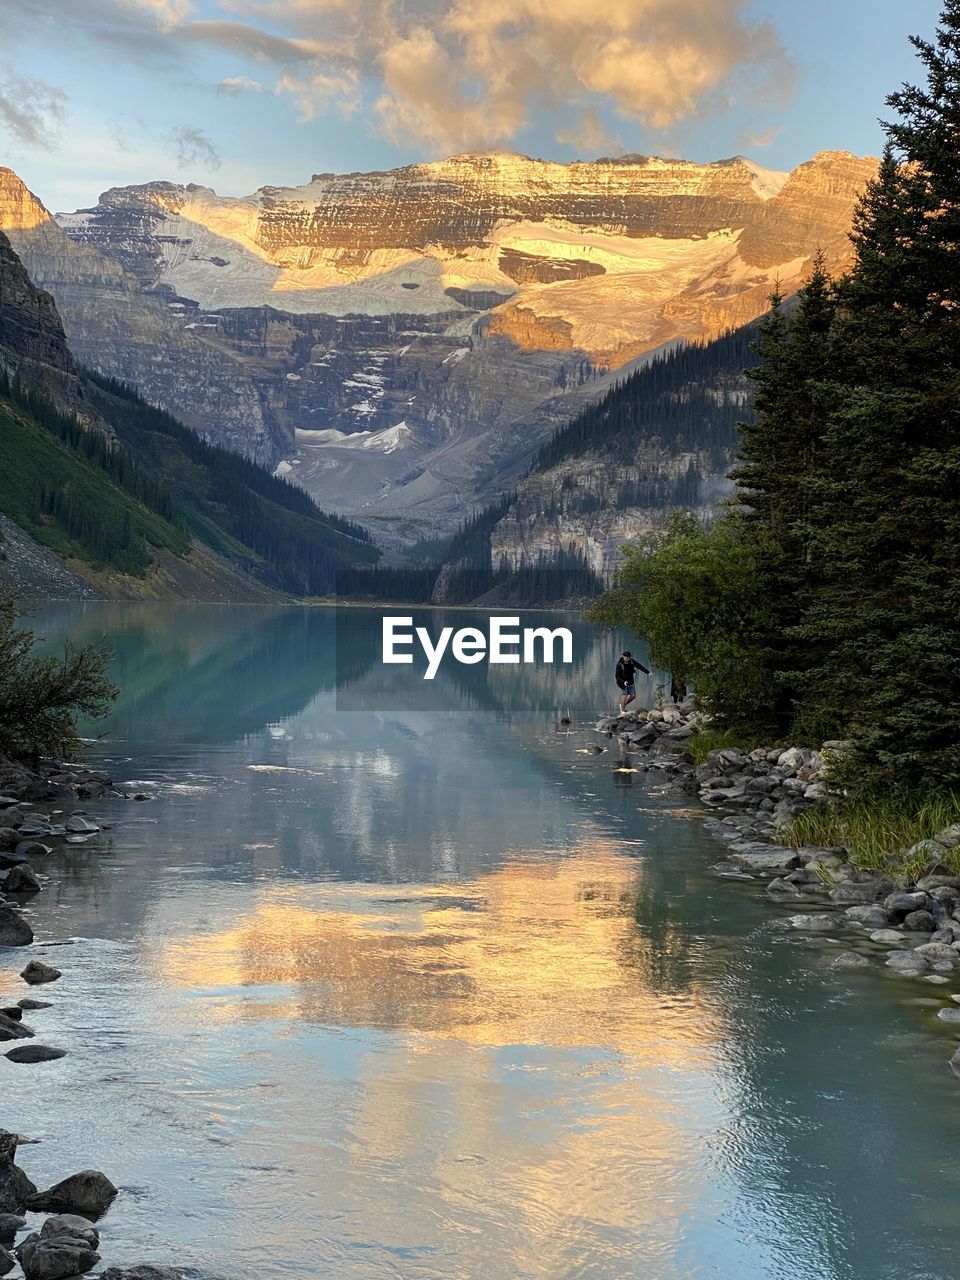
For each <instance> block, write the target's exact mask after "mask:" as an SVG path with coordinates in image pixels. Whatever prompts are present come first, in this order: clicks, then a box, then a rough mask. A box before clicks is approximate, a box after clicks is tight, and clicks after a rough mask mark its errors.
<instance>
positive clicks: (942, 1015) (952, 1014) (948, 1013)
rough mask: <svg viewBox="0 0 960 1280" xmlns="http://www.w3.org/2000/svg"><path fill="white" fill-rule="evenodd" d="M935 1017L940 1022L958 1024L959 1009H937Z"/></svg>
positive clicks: (959, 1017) (959, 1018) (959, 1019)
mask: <svg viewBox="0 0 960 1280" xmlns="http://www.w3.org/2000/svg"><path fill="white" fill-rule="evenodd" d="M937 1017H938V1018H939V1019H940V1021H941V1022H960V1009H938V1010H937Z"/></svg>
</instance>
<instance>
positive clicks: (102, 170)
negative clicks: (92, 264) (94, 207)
mask: <svg viewBox="0 0 960 1280" xmlns="http://www.w3.org/2000/svg"><path fill="white" fill-rule="evenodd" d="M939 8H940V4H939V0H910V3H909V4H906V5H905V4H903V3H902V0H899V2H898V0H839V2H838V0H832V2H830V0H804V2H803V3H797V2H796V0H790V2H789V3H788V2H787V0H758V2H757V3H754V4H743V3H739V2H738V0H612V3H611V4H609V5H608V6H607V7H606V9H604V7H603V6H602V5H598V4H597V3H596V0H482V3H481V2H480V0H2V3H0V144H2V145H0V162H2V163H5V164H8V165H9V166H10V167H11V168H14V169H16V170H17V172H19V173H20V174H21V176H22V177H23V178H24V179H25V180H26V181H27V183H28V184H29V185H30V186H31V187H32V189H33V190H34V191H36V193H37V194H38V195H39V196H40V197H41V198H42V199H43V200H44V202H45V203H46V204H47V205H48V206H49V207H51V208H52V209H55V210H60V209H64V210H66V209H74V208H78V207H85V206H88V205H90V204H93V203H95V202H96V199H97V196H98V194H99V192H100V191H102V190H103V189H105V188H106V187H109V186H114V185H123V184H127V183H131V182H144V181H149V180H152V179H158V178H165V179H169V180H173V181H180V182H187V181H193V182H199V183H202V184H204V185H208V186H213V187H216V188H217V189H218V190H220V191H223V192H229V193H231V194H243V193H246V192H249V191H252V190H254V189H255V188H257V187H259V186H262V185H268V184H269V185H284V184H296V183H300V182H303V181H306V180H307V179H308V178H309V176H310V174H311V173H317V172H325V171H350V170H355V169H376V168H389V167H393V166H396V165H400V164H406V163H409V162H410V161H414V160H424V159H434V158H438V157H441V156H443V155H448V154H453V153H455V152H457V151H463V150H481V149H488V148H496V149H500V150H517V151H522V152H524V153H526V154H529V155H536V156H542V157H547V158H551V159H557V160H572V159H574V158H577V157H581V158H593V157H595V156H597V155H602V154H616V153H617V152H618V151H628V152H643V153H652V154H667V155H678V156H684V157H686V158H689V159H693V160H700V161H705V160H711V159H719V158H722V157H726V156H730V155H735V154H738V153H743V154H746V155H750V156H752V157H753V158H754V159H756V160H757V161H759V162H760V163H761V164H764V165H767V166H768V167H770V168H774V169H790V168H793V167H794V166H795V165H797V164H799V163H801V162H802V161H803V160H806V159H809V157H810V156H812V155H813V154H815V153H816V152H817V151H819V150H834V149H837V150H839V149H844V150H849V151H853V152H856V153H859V154H867V153H876V152H878V151H879V148H880V146H881V143H882V134H881V131H880V128H879V126H878V124H877V117H878V116H881V115H883V114H885V108H884V106H883V100H884V97H885V95H886V94H887V93H888V92H890V91H891V90H892V89H893V88H895V87H897V86H898V85H899V84H900V82H901V81H903V80H904V79H908V80H910V79H917V78H919V77H920V69H919V66H918V63H917V60H916V56H915V54H914V52H913V50H912V48H911V47H910V45H909V43H908V40H907V37H908V35H910V34H911V33H914V32H916V33H919V34H922V35H926V36H929V35H931V34H932V33H933V30H934V27H935V24H936V19H937V15H938V12H939Z"/></svg>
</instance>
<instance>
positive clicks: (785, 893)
mask: <svg viewBox="0 0 960 1280" xmlns="http://www.w3.org/2000/svg"><path fill="white" fill-rule="evenodd" d="M802 892H803V891H802V890H801V889H800V887H799V885H796V884H792V883H791V882H790V881H789V880H784V879H783V877H782V876H777V878H776V880H771V881H770V883H769V884H768V885H767V893H769V894H770V895H771V897H774V898H776V897H793V898H799V897H800V896H801V894H802Z"/></svg>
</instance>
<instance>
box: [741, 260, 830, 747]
mask: <svg viewBox="0 0 960 1280" xmlns="http://www.w3.org/2000/svg"><path fill="white" fill-rule="evenodd" d="M772 303H773V306H772V309H771V311H770V313H769V314H768V315H767V316H766V317H765V319H764V321H763V323H762V325H761V328H760V337H759V342H758V344H757V351H758V354H759V355H760V357H761V363H760V365H759V367H758V368H757V369H756V370H754V371H752V372H751V374H750V377H751V378H752V380H753V381H754V383H755V384H756V387H757V391H756V396H755V404H754V407H755V411H756V418H755V421H753V422H752V423H744V424H742V425H741V443H740V449H739V454H738V457H739V465H738V466H737V467H736V468H735V469H734V471H733V472H732V476H733V478H734V479H735V480H736V481H737V482H738V484H739V486H740V488H739V491H738V496H737V500H736V505H735V519H736V520H737V522H738V524H739V526H740V529H741V534H742V536H743V537H744V538H745V539H746V540H747V541H748V542H749V544H750V548H751V555H752V557H753V559H754V561H755V563H756V565H757V570H758V586H759V587H760V589H761V591H762V595H763V598H764V599H763V608H762V610H761V612H760V615H759V616H760V619H761V623H760V627H759V630H758V633H757V635H756V639H755V643H756V645H757V648H758V651H759V658H760V661H761V663H762V665H763V667H764V668H765V669H766V672H767V677H766V679H767V686H768V689H769V695H770V708H771V718H772V721H773V726H774V727H775V728H776V729H777V730H780V731H786V730H788V729H789V728H790V726H791V724H792V721H793V718H794V714H795V704H796V700H797V696H798V686H799V685H800V684H801V683H802V681H803V679H804V674H805V668H806V667H807V666H808V665H809V648H808V645H807V644H806V642H805V641H803V640H801V638H800V637H799V635H798V632H797V628H798V626H799V624H800V622H801V618H802V614H803V610H804V607H805V605H806V603H807V601H808V600H809V597H810V592H811V586H812V578H813V575H814V573H815V569H814V566H813V563H812V542H813V538H814V529H813V527H812V524H811V513H810V509H809V499H810V487H811V486H810V477H811V473H812V472H813V471H814V469H815V468H817V467H818V466H819V465H821V464H822V458H821V455H822V438H823V432H824V421H825V405H824V387H825V385H826V380H827V378H828V373H829V369H830V348H831V332H832V326H833V322H834V317H835V309H836V304H835V297H834V291H833V287H832V285H831V282H830V280H829V278H828V276H827V274H826V272H825V270H824V265H823V259H822V257H821V256H820V255H818V256H817V259H816V261H815V263H814V268H813V273H812V275H811V277H810V280H809V282H808V283H807V285H806V286H805V287H804V288H803V289H802V290H801V291H800V293H799V296H798V299H797V304H796V306H795V308H794V309H793V311H792V312H791V313H790V314H789V315H787V314H786V312H785V310H784V308H783V305H782V300H781V299H780V297H779V296H774V298H773V299H772Z"/></svg>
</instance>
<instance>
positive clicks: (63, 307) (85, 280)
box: [0, 168, 287, 462]
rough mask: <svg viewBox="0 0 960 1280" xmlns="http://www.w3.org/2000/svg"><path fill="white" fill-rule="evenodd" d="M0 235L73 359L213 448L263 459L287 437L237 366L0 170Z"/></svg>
mask: <svg viewBox="0 0 960 1280" xmlns="http://www.w3.org/2000/svg"><path fill="white" fill-rule="evenodd" d="M0 230H3V231H4V232H5V233H6V235H7V236H8V238H9V240H10V243H11V244H12V245H13V248H14V249H15V250H16V252H17V254H18V255H19V257H20V258H21V260H22V261H23V264H24V266H25V267H26V269H27V271H28V273H29V275H30V278H31V279H32V280H33V281H34V282H35V283H36V284H37V285H38V286H39V287H40V288H41V289H44V290H47V291H48V292H49V293H50V294H52V296H53V298H54V299H55V301H56V305H57V309H58V310H59V312H60V315H61V317H62V319H63V324H64V328H65V329H66V334H67V339H68V341H69V343H70V347H71V349H72V351H73V352H74V354H75V356H76V357H77V359H78V360H80V361H81V362H82V363H83V364H86V365H88V366H90V367H91V368H93V369H97V370H99V371H100V372H101V373H105V374H108V375H110V376H112V377H116V378H120V379H122V380H123V381H125V382H128V383H130V384H131V385H132V386H134V387H136V388H137V389H138V390H139V391H140V392H141V394H142V395H144V396H145V397H146V399H148V400H150V401H151V402H153V403H155V404H159V405H161V406H162V407H163V408H165V409H168V410H169V411H170V412H172V413H174V414H176V416H177V417H179V418H180V419H182V421H184V422H185V423H186V424H187V425H188V426H191V427H194V428H195V429H196V430H198V431H201V432H203V433H204V434H205V435H207V436H208V437H209V438H210V439H212V440H214V441H215V442H217V443H219V444H224V445H227V446H228V447H229V448H231V449H235V450H237V451H238V452H241V453H245V454H248V455H249V456H251V457H255V458H258V459H261V460H262V461H265V462H271V461H275V460H276V459H277V458H279V457H280V456H281V455H282V454H283V452H285V450H286V448H287V441H286V440H285V439H282V438H273V437H271V435H270V434H269V432H268V430H267V429H266V427H265V425H264V415H263V412H262V409H261V405H260V397H259V395H258V392H257V389H256V388H255V386H254V383H253V381H252V379H251V377H250V375H249V374H248V372H247V371H246V370H245V369H244V368H243V366H242V365H240V364H238V362H237V361H236V360H234V359H232V358H230V357H227V358H225V357H224V355H223V354H222V353H221V352H220V351H218V350H216V349H214V348H213V347H211V346H210V345H209V344H207V343H203V342H201V341H199V340H198V339H197V338H196V337H195V336H194V335H192V334H190V333H189V332H186V331H184V329H183V326H182V322H181V320H180V318H179V317H178V315H177V314H176V313H175V312H173V311H171V308H170V307H169V306H168V305H167V303H166V301H165V300H163V299H162V298H160V297H156V296H152V295H150V294H147V293H145V292H144V291H143V290H142V289H141V287H140V285H139V283H138V282H137V280H136V279H134V277H133V276H131V275H130V274H129V273H128V272H127V271H125V270H124V268H123V266H122V264H120V263H118V262H117V261H115V260H114V259H113V258H111V257H110V256H109V255H105V254H101V253H99V252H98V251H97V250H96V249H94V248H92V247H91V246H89V245H85V244H78V243H76V242H74V241H73V240H71V238H70V237H69V236H68V235H66V234H65V233H64V232H63V231H62V230H61V228H60V227H59V226H58V225H57V223H56V221H55V220H54V219H53V218H52V217H51V215H50V213H49V212H48V211H47V209H46V208H45V207H44V206H43V204H42V203H41V202H40V201H39V200H38V199H37V198H36V196H34V195H33V194H32V193H31V192H30V191H29V190H28V189H27V187H26V186H25V185H24V184H23V182H22V181H21V180H20V178H18V177H17V175H16V174H15V173H13V172H12V171H11V170H10V169H4V168H0Z"/></svg>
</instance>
